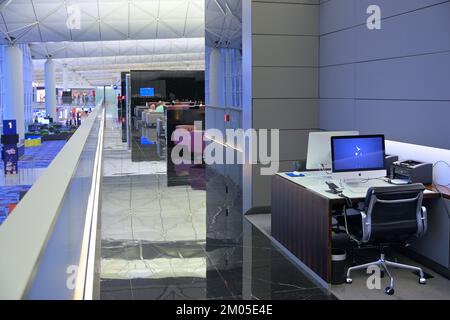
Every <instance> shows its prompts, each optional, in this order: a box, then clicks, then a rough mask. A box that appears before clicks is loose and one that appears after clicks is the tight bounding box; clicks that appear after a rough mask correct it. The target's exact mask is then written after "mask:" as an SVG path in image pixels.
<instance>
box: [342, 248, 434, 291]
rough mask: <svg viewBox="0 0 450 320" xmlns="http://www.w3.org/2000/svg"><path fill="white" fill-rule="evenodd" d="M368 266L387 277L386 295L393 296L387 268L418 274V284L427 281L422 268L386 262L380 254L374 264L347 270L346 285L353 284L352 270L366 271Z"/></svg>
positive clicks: (392, 281) (392, 286)
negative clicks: (378, 270)
mask: <svg viewBox="0 0 450 320" xmlns="http://www.w3.org/2000/svg"><path fill="white" fill-rule="evenodd" d="M370 266H378V267H379V268H380V269H381V270H384V271H385V272H386V274H387V275H388V277H389V279H390V282H389V286H388V287H387V288H386V290H385V293H386V294H387V295H393V294H394V278H393V277H392V275H391V273H390V272H389V269H388V266H390V267H394V268H399V269H406V270H412V271H418V272H419V274H420V277H419V283H420V284H425V283H426V282H427V280H426V279H425V274H424V273H423V270H422V268H419V267H414V266H411V265H407V264H401V263H397V262H392V261H388V260H386V259H385V256H384V253H382V254H381V256H380V259H379V260H377V261H374V262H370V263H365V264H362V265H359V266H354V267H351V268H349V269H348V270H347V278H346V280H345V282H346V283H348V284H350V283H352V282H353V280H352V278H351V272H352V271H354V270H361V269H367V268H368V267H370Z"/></svg>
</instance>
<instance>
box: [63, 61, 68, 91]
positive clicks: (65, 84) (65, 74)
mask: <svg viewBox="0 0 450 320" xmlns="http://www.w3.org/2000/svg"><path fill="white" fill-rule="evenodd" d="M62 78H63V90H64V91H67V90H69V71H68V70H67V64H64V65H63V69H62Z"/></svg>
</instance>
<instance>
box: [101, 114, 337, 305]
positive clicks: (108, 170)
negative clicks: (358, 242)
mask: <svg viewBox="0 0 450 320" xmlns="http://www.w3.org/2000/svg"><path fill="white" fill-rule="evenodd" d="M116 114H117V111H116V110H114V109H111V110H108V117H107V125H106V131H105V135H106V136H105V139H106V140H105V152H104V156H105V161H104V163H105V166H104V167H105V170H104V179H103V187H102V188H103V199H102V213H101V224H102V229H101V231H102V244H101V245H102V262H101V294H100V297H101V299H332V298H334V297H333V296H332V295H330V294H329V292H326V291H324V290H322V289H321V288H318V287H317V286H315V285H314V284H313V283H312V282H310V281H309V280H308V279H307V278H306V277H305V276H304V275H303V273H302V272H301V271H300V270H299V269H298V268H297V267H296V266H295V265H293V264H292V263H291V262H290V261H289V260H287V259H286V258H285V257H284V256H283V255H282V254H281V253H280V252H279V250H278V249H277V248H275V247H274V246H273V244H272V243H271V241H270V240H269V239H268V237H266V236H265V235H264V234H262V233H261V232H260V231H259V230H258V229H256V228H255V227H254V226H253V225H252V224H251V223H249V222H248V221H247V220H243V219H242V212H241V211H240V207H241V202H242V197H241V192H240V190H239V187H238V184H233V183H231V182H230V181H227V179H228V178H227V176H224V175H223V174H222V173H220V174H219V172H221V170H218V168H210V167H207V168H204V167H202V166H197V167H194V168H187V169H186V170H184V169H183V168H181V169H183V170H176V172H174V173H169V174H168V173H167V172H166V160H165V154H164V150H165V148H164V146H165V145H166V144H165V142H164V141H158V143H157V144H156V145H155V144H151V145H148V144H145V145H142V144H141V139H140V137H142V136H145V137H147V138H148V139H149V140H152V139H153V137H154V131H152V130H154V129H149V128H141V126H140V124H139V123H136V122H134V126H133V127H134V129H133V130H132V134H131V138H132V144H131V149H129V148H128V144H127V143H126V142H125V143H124V142H122V141H123V139H122V134H123V133H124V132H126V130H123V129H122V124H121V123H119V122H118V121H116V120H115V119H114V115H116ZM186 175H187V176H188V178H186ZM191 175H192V176H191ZM228 176H229V175H228ZM202 177H203V179H205V177H207V180H206V181H203V183H200V182H201V181H197V180H201V179H202ZM205 182H206V183H205ZM224 184H226V185H227V186H226V187H225V186H224ZM199 185H203V186H205V185H206V191H205V190H202V188H198V186H199ZM203 189H204V188H203Z"/></svg>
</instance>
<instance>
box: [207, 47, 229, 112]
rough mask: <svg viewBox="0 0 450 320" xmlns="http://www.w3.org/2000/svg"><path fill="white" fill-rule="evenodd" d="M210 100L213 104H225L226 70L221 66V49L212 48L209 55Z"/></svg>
mask: <svg viewBox="0 0 450 320" xmlns="http://www.w3.org/2000/svg"><path fill="white" fill-rule="evenodd" d="M209 59H210V61H209V63H210V65H209V100H210V105H211V106H216V107H217V106H223V105H224V103H225V101H224V100H225V99H224V88H223V87H224V86H223V83H224V80H225V79H224V72H223V71H224V70H223V68H222V66H221V63H220V61H221V59H220V49H218V48H214V49H212V50H211V55H210V57H209Z"/></svg>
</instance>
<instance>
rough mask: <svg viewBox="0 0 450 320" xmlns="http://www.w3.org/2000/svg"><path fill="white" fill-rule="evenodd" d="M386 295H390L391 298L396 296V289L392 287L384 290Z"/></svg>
mask: <svg viewBox="0 0 450 320" xmlns="http://www.w3.org/2000/svg"><path fill="white" fill-rule="evenodd" d="M384 293H386V294H387V295H389V296H392V295H393V294H394V288H392V287H387V288H386V289H385V290H384Z"/></svg>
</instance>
